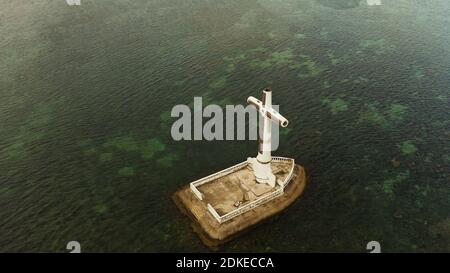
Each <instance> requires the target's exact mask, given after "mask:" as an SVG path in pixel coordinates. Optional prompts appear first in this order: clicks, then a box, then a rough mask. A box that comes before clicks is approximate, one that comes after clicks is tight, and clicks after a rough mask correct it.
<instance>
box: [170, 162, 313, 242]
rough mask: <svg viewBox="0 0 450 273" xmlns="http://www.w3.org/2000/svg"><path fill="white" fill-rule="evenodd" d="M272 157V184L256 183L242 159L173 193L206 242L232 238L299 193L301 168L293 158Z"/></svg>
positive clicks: (302, 176) (302, 179)
mask: <svg viewBox="0 0 450 273" xmlns="http://www.w3.org/2000/svg"><path fill="white" fill-rule="evenodd" d="M274 159H275V160H274V161H273V162H272V164H271V167H272V170H273V174H275V176H276V178H277V185H276V186H275V187H271V186H269V185H267V184H260V183H257V182H256V179H255V176H254V172H253V170H252V169H251V165H250V164H248V163H247V162H242V163H240V164H238V165H236V166H233V167H231V168H228V169H226V170H223V171H221V172H218V173H216V174H213V175H211V176H208V177H205V178H203V179H200V180H198V181H196V182H193V183H190V184H189V185H187V186H185V187H183V188H182V189H180V190H179V191H177V192H176V193H175V194H174V195H173V199H174V201H175V203H176V204H177V206H178V207H179V208H180V209H181V210H182V211H183V212H184V213H186V214H187V215H188V216H189V217H190V218H191V219H192V220H193V221H194V231H195V232H196V233H197V234H198V235H199V236H200V238H201V239H202V241H203V242H204V243H205V244H206V245H208V246H210V247H214V246H217V245H220V244H221V243H224V242H226V241H228V240H230V239H232V238H234V237H235V236H236V235H238V234H240V233H242V232H243V231H245V230H248V229H249V228H251V227H253V226H255V225H257V224H259V223H261V222H262V221H264V220H266V219H268V218H270V217H271V216H274V215H276V214H278V213H280V212H282V211H283V210H284V209H285V208H287V207H288V206H289V205H291V204H292V203H294V201H295V200H297V199H298V197H299V196H300V195H301V194H302V193H303V190H304V188H305V185H306V175H305V171H304V168H303V167H302V166H300V165H296V164H295V162H294V160H293V159H288V158H280V157H278V158H274Z"/></svg>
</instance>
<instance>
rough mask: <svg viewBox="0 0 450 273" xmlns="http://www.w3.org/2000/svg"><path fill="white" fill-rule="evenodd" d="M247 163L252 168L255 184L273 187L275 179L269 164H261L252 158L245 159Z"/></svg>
mask: <svg viewBox="0 0 450 273" xmlns="http://www.w3.org/2000/svg"><path fill="white" fill-rule="evenodd" d="M247 162H248V163H249V164H250V165H251V166H252V169H253V173H254V174H255V177H256V182H258V183H263V184H268V185H269V186H271V187H275V184H276V177H275V175H274V174H273V173H272V167H271V163H270V162H269V163H266V164H262V163H260V162H259V161H258V160H257V159H256V158H254V157H249V158H247Z"/></svg>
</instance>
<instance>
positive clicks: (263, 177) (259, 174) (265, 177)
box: [247, 88, 289, 187]
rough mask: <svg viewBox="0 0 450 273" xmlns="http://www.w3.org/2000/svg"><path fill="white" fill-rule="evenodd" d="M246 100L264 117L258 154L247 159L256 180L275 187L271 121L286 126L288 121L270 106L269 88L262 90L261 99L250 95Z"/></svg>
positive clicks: (270, 93)
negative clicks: (272, 165) (272, 163)
mask: <svg viewBox="0 0 450 273" xmlns="http://www.w3.org/2000/svg"><path fill="white" fill-rule="evenodd" d="M247 102H248V103H249V104H251V105H253V106H255V107H256V109H258V111H259V113H260V114H261V115H262V117H263V118H264V121H263V127H262V128H261V131H260V133H259V146H258V147H259V148H258V155H257V156H256V158H254V157H249V158H248V159H247V161H248V162H249V163H250V165H251V166H252V168H253V172H254V174H255V177H256V181H257V182H259V183H266V184H268V185H270V186H271V187H275V184H276V177H275V175H274V174H273V172H272V167H271V164H270V163H271V162H272V155H271V151H272V122H277V123H278V124H279V125H280V126H281V127H286V126H288V123H289V122H288V120H287V119H286V118H285V117H283V116H282V115H281V114H280V113H278V112H277V111H276V110H275V109H273V108H272V91H271V90H270V89H269V88H266V89H264V90H263V97H262V101H260V100H258V99H256V98H255V97H252V96H250V97H248V99H247ZM261 132H262V133H261Z"/></svg>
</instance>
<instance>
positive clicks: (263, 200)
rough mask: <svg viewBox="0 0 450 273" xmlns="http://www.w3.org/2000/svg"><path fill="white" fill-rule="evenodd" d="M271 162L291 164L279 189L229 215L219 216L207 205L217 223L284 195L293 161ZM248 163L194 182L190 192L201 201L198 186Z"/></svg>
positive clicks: (280, 160) (291, 173) (292, 173)
mask: <svg viewBox="0 0 450 273" xmlns="http://www.w3.org/2000/svg"><path fill="white" fill-rule="evenodd" d="M272 161H275V162H289V163H291V164H292V166H291V169H290V171H289V173H288V175H287V176H286V178H285V179H284V180H283V182H282V183H281V187H280V188H279V189H277V190H276V191H274V192H271V193H270V194H268V195H265V196H263V197H261V198H259V199H256V200H254V201H252V202H250V203H247V204H245V205H243V206H242V207H240V208H237V209H235V210H233V211H230V212H229V213H227V214H225V215H222V216H220V215H219V214H218V213H217V211H216V210H215V209H214V208H213V207H212V206H211V205H210V204H207V208H208V211H209V212H210V213H211V215H212V216H213V217H214V218H215V219H216V220H217V221H218V222H219V223H224V222H226V221H229V220H231V219H233V218H234V217H236V216H238V215H241V214H243V213H245V212H247V211H249V210H252V209H254V208H256V207H258V206H260V205H262V204H264V203H267V202H269V201H270V200H272V199H274V198H277V197H279V196H281V195H282V194H283V193H284V189H285V188H286V186H287V185H288V184H289V182H290V181H291V179H292V177H293V175H294V168H295V161H294V159H292V158H287V157H279V156H274V157H272ZM247 164H248V162H247V161H244V162H241V163H239V164H236V165H234V166H231V167H229V168H227V169H225V170H222V171H219V172H217V173H214V174H211V175H209V176H207V177H204V178H201V179H199V180H196V181H194V182H191V183H190V188H191V191H192V192H193V193H194V194H195V196H196V197H197V198H198V199H199V200H203V194H202V193H201V192H200V191H199V190H198V189H197V187H198V186H200V185H203V184H205V183H208V182H211V181H213V180H215V179H217V178H220V177H222V176H225V175H228V174H230V173H232V172H235V171H237V170H239V169H242V168H244V167H245V166H247Z"/></svg>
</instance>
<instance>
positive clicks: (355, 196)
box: [0, 0, 450, 251]
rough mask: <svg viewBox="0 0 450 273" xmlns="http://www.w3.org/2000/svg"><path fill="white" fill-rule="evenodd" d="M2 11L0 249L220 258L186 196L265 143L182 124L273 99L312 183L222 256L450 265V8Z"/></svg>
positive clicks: (48, 5) (48, 7) (355, 5)
mask: <svg viewBox="0 0 450 273" xmlns="http://www.w3.org/2000/svg"><path fill="white" fill-rule="evenodd" d="M383 2H386V1H383ZM0 7H1V8H0V13H1V15H2V16H5V17H4V18H5V20H6V21H7V22H8V24H6V25H2V26H1V27H0V35H1V36H2V37H4V38H3V39H2V40H1V41H0V43H2V44H1V46H2V49H3V50H2V51H1V52H0V55H1V58H2V60H3V61H2V62H1V63H0V70H1V72H2V73H1V74H0V87H1V88H0V92H1V98H2V99H1V100H0V113H2V117H3V118H2V119H1V120H0V151H1V153H0V207H2V210H0V234H1V235H0V250H10V251H65V245H66V243H67V242H68V241H71V240H79V241H80V242H81V243H82V247H83V249H85V250H86V251H205V250H206V249H205V248H204V247H203V245H202V244H201V243H200V242H199V240H198V239H197V238H196V236H195V234H193V233H192V231H191V229H190V225H189V220H188V219H185V218H184V217H183V216H182V215H180V214H179V213H178V211H177V209H176V208H175V206H174V205H173V204H172V202H171V200H170V195H171V194H172V193H173V192H174V191H175V190H176V189H178V188H179V187H181V186H183V185H185V184H186V183H188V182H190V181H191V180H195V179H197V178H200V177H202V176H205V175H208V174H210V173H211V172H214V171H217V170H220V169H223V168H226V167H228V166H230V165H231V164H235V163H237V162H240V161H242V160H245V158H246V157H247V156H249V155H251V154H254V153H255V151H256V149H255V148H256V143H254V142H251V141H250V142H248V141H242V142H174V141H173V140H172V139H171V137H170V126H171V124H172V122H173V119H171V118H170V109H171V108H172V106H173V105H175V104H191V103H192V101H193V97H194V96H203V101H204V103H205V104H207V103H217V104H220V105H225V104H231V103H233V104H244V103H245V99H246V97H247V96H249V95H256V96H258V95H259V94H260V90H261V89H262V88H264V87H266V86H269V85H270V86H271V87H272V89H273V90H274V100H275V101H274V102H275V103H277V104H280V106H281V112H282V113H283V114H284V115H285V116H286V117H288V118H289V120H290V125H289V128H287V129H284V130H282V131H281V138H282V145H281V147H280V149H279V150H278V151H277V153H276V154H279V155H285V156H290V157H294V158H296V160H297V161H298V162H299V163H300V164H302V165H304V166H305V167H306V170H307V173H308V174H309V175H310V177H309V178H308V180H309V181H310V183H309V184H308V186H307V189H306V191H305V194H304V197H303V198H302V199H301V201H300V202H298V203H297V204H295V205H294V206H293V207H291V208H290V209H289V210H288V211H287V212H286V213H285V214H283V215H282V216H281V217H278V218H277V219H274V220H273V221H271V222H270V223H268V224H266V225H263V226H261V227H258V228H257V229H255V230H254V231H252V232H251V233H249V234H247V235H245V236H243V237H241V238H238V239H236V240H235V241H232V242H230V243H229V244H227V245H225V247H224V249H223V250H224V251H365V245H366V243H367V242H368V241H371V240H378V241H380V242H381V244H382V249H383V251H449V245H450V237H449V236H450V235H449V229H450V225H449V211H450V207H449V206H450V205H449V204H450V202H449V201H450V187H449V178H450V174H449V170H448V166H449V164H450V150H449V149H450V148H449V147H450V122H449V115H448V113H449V112H450V106H449V82H450V78H449V73H448V71H449V69H450V68H449V63H450V50H449V47H448V44H449V43H450V33H449V29H448V25H449V23H450V21H449V19H448V18H450V16H449V15H450V12H449V4H448V3H447V1H435V2H434V4H433V5H426V4H424V3H423V1H414V0H403V1H400V0H399V1H390V2H388V3H383V5H381V6H372V7H368V6H367V5H365V4H364V1H322V0H304V1H245V2H243V1H229V0H227V1H216V2H214V3H213V2H206V1H196V2H194V1H179V0H166V1H120V2H119V1H112V2H108V3H106V1H87V0H86V1H84V2H83V5H82V6H80V7H76V8H73V7H69V6H66V5H65V4H64V1H62V3H60V2H59V1H58V3H56V2H52V1H35V2H30V3H28V2H27V3H21V4H17V3H15V4H12V3H6V2H3V3H2V4H0ZM411 26H414V27H411ZM218 154H225V156H224V157H221V158H218V156H217V155H218ZM268 225H270V228H268ZM261 238H265V240H264V241H261Z"/></svg>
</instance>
